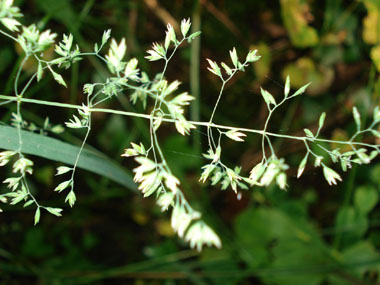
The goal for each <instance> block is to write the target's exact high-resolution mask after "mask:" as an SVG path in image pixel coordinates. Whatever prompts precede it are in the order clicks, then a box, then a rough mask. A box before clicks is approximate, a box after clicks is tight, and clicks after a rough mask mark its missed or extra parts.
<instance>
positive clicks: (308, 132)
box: [303, 129, 314, 138]
mask: <svg viewBox="0 0 380 285" xmlns="http://www.w3.org/2000/svg"><path fill="white" fill-rule="evenodd" d="M303 131H304V132H305V134H306V136H307V137H309V138H313V137H314V135H313V133H312V132H311V131H310V130H309V129H303Z"/></svg>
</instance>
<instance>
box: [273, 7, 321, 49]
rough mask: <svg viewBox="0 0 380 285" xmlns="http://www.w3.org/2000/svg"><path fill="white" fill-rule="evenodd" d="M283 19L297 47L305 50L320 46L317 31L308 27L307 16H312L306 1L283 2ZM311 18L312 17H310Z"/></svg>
mask: <svg viewBox="0 0 380 285" xmlns="http://www.w3.org/2000/svg"><path fill="white" fill-rule="evenodd" d="M280 3H281V12H282V19H283V21H284V24H285V27H286V29H287V30H288V33H289V37H290V40H291V41H292V44H293V45H294V46H295V47H300V48H305V47H312V46H315V45H317V44H318V34H317V31H316V30H315V29H314V28H312V27H310V26H309V25H308V19H307V17H306V16H305V15H308V14H309V15H310V13H309V6H308V4H307V2H306V1H304V0H281V1H280ZM310 16H311V15H310Z"/></svg>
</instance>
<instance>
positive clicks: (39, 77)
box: [37, 62, 43, 82]
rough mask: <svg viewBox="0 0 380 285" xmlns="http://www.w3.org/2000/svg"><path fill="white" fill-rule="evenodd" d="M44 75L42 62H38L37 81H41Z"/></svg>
mask: <svg viewBox="0 0 380 285" xmlns="http://www.w3.org/2000/svg"><path fill="white" fill-rule="evenodd" d="M42 75H43V69H42V64H41V62H38V68H37V82H40V80H41V78H42Z"/></svg>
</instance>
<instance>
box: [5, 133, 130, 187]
mask: <svg viewBox="0 0 380 285" xmlns="http://www.w3.org/2000/svg"><path fill="white" fill-rule="evenodd" d="M21 135H22V138H23V145H22V152H23V153H27V154H32V155H36V156H40V157H43V158H47V159H50V160H54V161H59V162H63V163H65V164H69V165H74V162H75V159H76V156H77V154H78V152H79V147H77V146H73V145H71V144H68V143H64V142H61V141H59V140H57V139H54V138H50V137H47V136H43V135H39V134H35V133H31V132H27V131H21ZM18 146H19V144H18V133H17V129H16V128H12V127H7V126H0V149H7V150H15V149H17V148H18ZM78 167H80V168H82V169H85V170H88V171H91V172H93V173H96V174H99V175H101V176H104V177H107V178H109V179H111V180H112V181H115V182H117V183H119V184H121V185H123V186H125V187H127V188H128V189H133V190H136V189H137V187H136V184H135V183H134V182H133V180H132V178H131V177H130V176H129V174H127V173H126V172H125V171H124V170H123V169H122V168H121V167H120V166H118V165H117V164H115V163H114V162H112V161H111V160H110V159H109V158H108V157H106V156H105V155H104V154H102V153H100V152H95V151H93V150H88V149H84V150H83V152H82V154H81V156H80V159H79V161H78Z"/></svg>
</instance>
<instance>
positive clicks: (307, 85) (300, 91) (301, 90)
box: [292, 82, 311, 96]
mask: <svg viewBox="0 0 380 285" xmlns="http://www.w3.org/2000/svg"><path fill="white" fill-rule="evenodd" d="M310 84H311V82H310V83H308V84H306V85H304V86H302V87H301V88H300V89H298V90H297V91H296V93H294V94H293V95H292V96H298V95H301V94H302V93H304V92H305V91H306V88H307V87H309V85H310Z"/></svg>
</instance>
